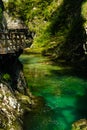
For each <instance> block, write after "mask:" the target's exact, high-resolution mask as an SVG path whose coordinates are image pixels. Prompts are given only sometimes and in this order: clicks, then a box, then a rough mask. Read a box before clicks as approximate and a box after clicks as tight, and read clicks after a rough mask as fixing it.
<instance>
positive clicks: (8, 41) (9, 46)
mask: <svg viewBox="0 0 87 130" xmlns="http://www.w3.org/2000/svg"><path fill="white" fill-rule="evenodd" d="M32 39H33V38H32V35H31V33H30V32H29V31H28V29H12V30H11V29H10V30H8V31H7V32H0V54H8V53H15V52H17V51H19V50H20V49H24V48H26V47H30V45H31V44H32Z"/></svg>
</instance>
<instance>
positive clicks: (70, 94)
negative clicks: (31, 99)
mask: <svg viewBox="0 0 87 130" xmlns="http://www.w3.org/2000/svg"><path fill="white" fill-rule="evenodd" d="M20 60H21V61H22V63H23V64H24V70H25V76H26V78H27V80H28V84H29V87H30V89H31V91H32V93H33V94H34V95H38V96H42V97H44V99H45V102H46V106H49V109H48V108H47V107H46V106H45V107H44V108H42V111H39V112H37V113H30V114H28V115H27V116H26V119H27V120H26V121H25V130H70V129H71V125H72V123H73V122H74V121H76V120H78V119H81V118H87V112H86V110H87V107H86V100H87V94H86V89H87V80H86V74H85V72H83V71H82V70H81V69H73V68H72V67H69V66H63V65H62V66H61V65H59V66H58V65H54V64H52V63H51V62H50V61H49V59H48V58H46V57H42V56H39V55H36V56H35V55H29V56H28V55H23V56H21V57H20Z"/></svg>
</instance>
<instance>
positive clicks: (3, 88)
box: [0, 82, 23, 130]
mask: <svg viewBox="0 0 87 130" xmlns="http://www.w3.org/2000/svg"><path fill="white" fill-rule="evenodd" d="M22 114H23V108H21V104H20V102H19V101H18V99H17V98H16V96H14V94H13V93H12V91H11V89H10V86H9V84H7V83H4V82H2V83H0V128H2V129H6V130H8V129H12V128H13V130H16V128H18V129H19V130H22V128H21V122H20V120H19V119H20V117H21V115H22ZM17 120H19V121H17Z"/></svg>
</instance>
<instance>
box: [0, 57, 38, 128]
mask: <svg viewBox="0 0 87 130" xmlns="http://www.w3.org/2000/svg"><path fill="white" fill-rule="evenodd" d="M11 58H12V59H11ZM11 58H10V60H7V59H4V61H2V60H1V61H0V63H1V64H0V129H2V130H22V126H23V122H22V117H23V115H24V113H25V112H26V111H32V109H33V108H35V107H36V104H37V101H38V100H37V99H36V98H35V97H34V96H32V94H31V93H30V91H29V89H28V88H27V85H26V81H25V78H24V75H23V70H22V65H21V63H20V62H19V61H18V59H14V60H13V57H11ZM8 59H9V58H8ZM9 61H10V62H9ZM6 62H7V64H6ZM8 75H9V78H8Z"/></svg>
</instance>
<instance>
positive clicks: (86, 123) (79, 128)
mask: <svg viewBox="0 0 87 130" xmlns="http://www.w3.org/2000/svg"><path fill="white" fill-rule="evenodd" d="M72 130H87V120H86V119H80V120H78V121H76V122H75V123H73V124H72Z"/></svg>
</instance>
